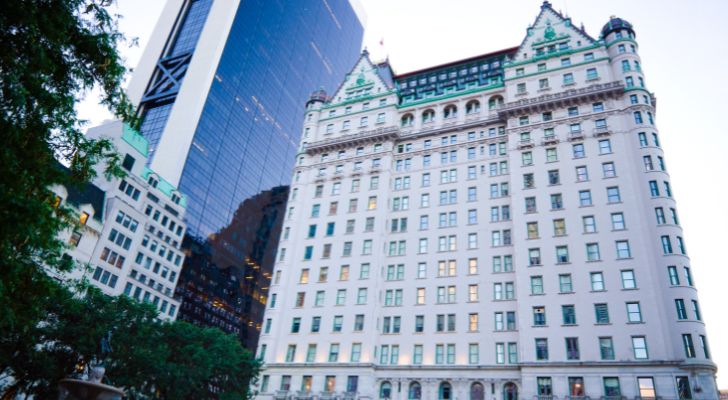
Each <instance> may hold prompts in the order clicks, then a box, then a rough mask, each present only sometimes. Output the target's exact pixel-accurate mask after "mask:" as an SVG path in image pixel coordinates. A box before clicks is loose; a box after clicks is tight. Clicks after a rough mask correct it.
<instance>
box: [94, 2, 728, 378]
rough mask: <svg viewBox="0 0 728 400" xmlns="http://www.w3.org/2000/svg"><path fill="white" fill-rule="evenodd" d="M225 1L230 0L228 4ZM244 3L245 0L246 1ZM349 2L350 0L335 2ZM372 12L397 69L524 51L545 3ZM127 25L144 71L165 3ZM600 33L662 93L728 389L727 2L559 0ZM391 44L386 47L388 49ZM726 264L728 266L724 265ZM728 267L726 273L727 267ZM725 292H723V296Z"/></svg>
mask: <svg viewBox="0 0 728 400" xmlns="http://www.w3.org/2000/svg"><path fill="white" fill-rule="evenodd" d="M223 1H225V0H223ZM243 1H244V0H243ZM329 1H342V0H329ZM360 1H361V2H362V4H363V6H364V9H365V11H366V14H367V23H368V25H367V31H366V33H365V38H364V42H365V43H364V44H365V46H366V47H367V48H368V49H369V51H370V53H371V58H372V59H373V60H378V59H383V58H385V57H386V56H387V55H388V56H389V60H390V62H391V64H392V66H393V68H394V69H395V71H396V72H397V73H403V72H407V71H411V70H415V69H420V68H423V67H428V66H433V65H437V64H441V63H445V62H449V61H454V60H458V59H462V58H467V57H470V56H474V55H478V54H482V53H487V52H491V51H495V50H499V49H503V48H507V47H512V46H517V45H519V44H520V42H521V40H522V39H523V37H524V36H525V34H526V28H527V27H528V25H529V24H530V23H531V22H533V20H534V18H535V17H536V15H537V14H538V12H539V7H540V5H541V2H542V1H541V0H508V1H496V0H360ZM118 3H119V4H118V5H117V6H116V7H115V8H116V9H118V12H119V13H120V14H122V15H123V16H124V19H123V20H122V21H121V23H120V26H121V29H122V31H124V32H125V33H126V34H127V36H129V37H138V38H139V47H137V48H124V49H122V54H123V55H124V57H125V58H126V60H127V65H128V66H130V67H134V66H136V63H137V62H138V60H139V57H140V56H141V52H142V50H143V48H144V46H145V45H146V43H147V41H148V38H149V35H150V34H151V32H152V30H153V28H154V24H155V22H156V19H157V18H158V16H159V14H160V13H161V10H162V7H163V6H164V1H163V0H118ZM552 4H553V6H554V8H555V9H557V10H559V9H560V10H561V11H562V12H565V13H566V14H568V15H569V16H570V17H571V18H572V21H573V22H574V23H575V24H577V25H578V24H581V23H582V22H583V23H584V27H585V28H586V31H587V32H588V33H589V34H591V35H592V36H593V37H597V36H598V35H599V31H600V30H601V27H602V26H603V25H604V23H606V22H607V21H608V19H609V16H611V15H616V16H619V17H621V18H624V19H626V20H628V21H630V22H631V23H632V24H633V25H634V29H635V31H636V33H637V41H638V42H639V44H640V48H639V52H640V56H641V58H642V65H643V69H644V72H645V78H646V83H647V87H648V89H650V90H651V91H653V92H655V95H656V97H657V126H658V128H659V130H660V136H661V140H662V145H663V149H664V150H665V160H666V163H667V168H668V171H669V172H670V176H671V178H672V179H671V180H672V185H673V188H674V195H675V198H676V200H677V203H678V211H679V213H680V216H681V223H682V226H683V229H684V231H685V235H684V236H685V240H686V244H687V248H688V254H689V255H690V258H691V264H692V267H693V271H694V275H695V281H696V285H697V287H698V290H699V299H700V303H701V306H702V311H703V314H704V320H705V322H706V323H707V329H708V340H709V344H710V345H711V351H712V356H713V360H714V361H715V362H716V363H717V364H718V365H719V367H720V366H722V367H723V368H726V370H724V371H722V373H720V371H719V374H718V386H719V387H720V388H725V389H728V340H723V338H722V334H721V332H723V331H728V318H726V317H725V316H726V311H725V310H723V309H722V302H723V301H727V300H728V294H726V292H725V290H726V286H725V285H724V282H726V281H727V280H728V257H726V258H722V256H721V251H719V250H720V248H721V247H722V246H723V245H726V244H725V243H722V242H721V240H722V239H720V235H721V234H722V233H721V230H720V229H719V228H720V227H721V226H723V225H726V226H728V211H727V210H728V204H727V203H728V190H727V189H726V187H728V185H726V184H725V183H726V182H723V183H721V182H722V181H720V179H721V178H720V174H721V172H724V171H728V157H726V156H725V153H724V152H725V151H726V150H728V130H727V129H726V124H722V123H721V124H718V123H717V122H718V121H719V119H720V118H721V117H722V116H723V113H724V112H725V113H727V114H728V78H726V76H727V75H726V74H728V42H727V41H726V39H727V38H728V24H727V23H726V22H725V21H726V20H728V1H721V0H712V1H709V0H697V1H691V2H686V1H678V0H639V1H636V0H606V1H605V0H598V1H597V0H579V1H576V0H552ZM382 39H383V41H384V45H383V46H382V45H380V41H381V40H382ZM96 97H97V96H95V95H93V94H91V95H89V96H88V99H87V100H86V101H85V102H84V103H83V104H82V105H81V106H80V107H79V112H80V114H81V117H82V118H86V119H88V120H89V121H90V122H91V124H95V123H99V122H101V121H103V120H104V119H107V118H109V117H110V115H109V114H108V112H106V111H104V110H103V108H101V107H100V106H97V105H96V104H95V103H96ZM723 264H727V265H723ZM724 268H726V269H724ZM721 293H722V294H721Z"/></svg>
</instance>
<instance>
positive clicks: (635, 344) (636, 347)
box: [632, 336, 649, 360]
mask: <svg viewBox="0 0 728 400" xmlns="http://www.w3.org/2000/svg"><path fill="white" fill-rule="evenodd" d="M632 350H633V351H634V358H635V359H636V360H646V359H648V358H649V356H648V353H647V339H646V338H645V337H644V336H632Z"/></svg>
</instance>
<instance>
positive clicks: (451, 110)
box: [443, 104, 458, 119]
mask: <svg viewBox="0 0 728 400" xmlns="http://www.w3.org/2000/svg"><path fill="white" fill-rule="evenodd" d="M457 113H458V109H457V107H455V106H454V105H452V104H451V105H449V106H446V107H445V111H444V112H443V117H444V118H445V119H448V118H455V117H456V116H457Z"/></svg>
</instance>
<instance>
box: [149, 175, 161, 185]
mask: <svg viewBox="0 0 728 400" xmlns="http://www.w3.org/2000/svg"><path fill="white" fill-rule="evenodd" d="M147 183H149V185H150V186H151V187H153V188H156V187H157V185H159V181H158V180H157V179H156V178H155V177H153V176H150V177H149V179H147Z"/></svg>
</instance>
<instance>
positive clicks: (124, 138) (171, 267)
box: [53, 122, 186, 320]
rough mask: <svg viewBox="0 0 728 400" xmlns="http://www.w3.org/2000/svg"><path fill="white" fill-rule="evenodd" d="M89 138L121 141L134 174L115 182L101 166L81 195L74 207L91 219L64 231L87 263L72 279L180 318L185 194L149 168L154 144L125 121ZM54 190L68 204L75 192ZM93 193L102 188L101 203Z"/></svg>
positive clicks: (125, 160)
mask: <svg viewBox="0 0 728 400" xmlns="http://www.w3.org/2000/svg"><path fill="white" fill-rule="evenodd" d="M88 135H89V136H90V137H93V138H101V137H103V138H107V139H110V140H111V141H113V143H114V145H115V146H116V149H117V151H118V152H119V154H120V155H121V156H122V160H123V166H124V168H125V169H126V172H127V176H126V177H125V178H123V179H119V178H114V179H112V180H108V179H106V178H105V176H104V173H103V170H104V165H99V166H98V167H97V171H98V173H97V177H96V178H95V179H94V180H93V182H92V185H89V189H87V191H86V193H84V194H79V195H76V196H75V197H74V200H76V199H78V201H76V202H77V203H78V204H70V205H71V206H72V208H74V210H75V211H77V212H78V214H79V217H80V218H83V220H85V221H86V223H85V224H83V225H82V228H81V229H79V230H75V231H67V232H63V233H62V234H61V235H62V237H63V238H64V239H65V240H67V241H68V243H69V249H68V252H67V254H68V255H69V256H71V257H72V258H73V259H74V260H75V261H76V262H77V263H78V264H79V265H80V266H81V268H78V269H76V270H74V271H73V272H71V273H69V275H68V276H66V278H80V277H82V276H84V277H85V278H87V279H88V280H89V282H91V283H93V284H94V285H96V286H98V287H99V288H101V290H102V291H103V292H104V293H106V294H109V295H112V296H115V295H121V294H125V295H127V296H130V297H133V298H135V299H137V300H139V301H145V302H150V303H152V304H154V305H155V306H156V307H157V309H158V310H159V318H161V319H167V320H174V319H175V318H176V317H177V311H178V309H179V301H178V300H175V299H174V298H173V295H174V289H175V286H176V284H177V279H178V278H179V270H180V268H181V266H182V262H183V261H184V253H182V251H181V249H180V245H181V243H182V238H183V237H184V232H185V229H186V226H185V224H184V220H183V218H184V212H185V207H184V204H185V197H184V195H182V194H181V193H179V192H177V191H176V189H174V187H172V186H171V185H170V184H169V183H167V182H165V181H164V180H163V179H162V178H160V177H159V176H158V175H156V174H155V173H154V172H153V171H151V170H149V169H148V168H146V167H145V166H144V164H145V161H146V154H147V141H146V140H145V139H144V138H143V137H141V136H140V135H139V134H138V133H136V132H134V131H133V130H131V129H129V128H128V127H126V126H124V125H123V124H122V123H121V122H111V123H106V124H104V125H101V126H99V127H95V128H92V129H90V130H89V132H88ZM53 190H54V192H55V193H56V194H57V195H58V197H59V198H60V201H61V204H64V205H65V204H67V202H68V200H69V190H68V189H67V188H65V187H62V186H56V187H54V188H53ZM89 191H91V192H97V193H100V194H101V197H100V199H101V200H100V201H97V202H95V204H94V202H91V201H89V196H87V194H88V192H89ZM85 201H89V202H85ZM95 208H100V209H98V210H97V209H95ZM84 213H85V216H84V217H82V216H83V215H84ZM84 266H85V267H84Z"/></svg>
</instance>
